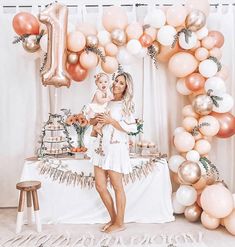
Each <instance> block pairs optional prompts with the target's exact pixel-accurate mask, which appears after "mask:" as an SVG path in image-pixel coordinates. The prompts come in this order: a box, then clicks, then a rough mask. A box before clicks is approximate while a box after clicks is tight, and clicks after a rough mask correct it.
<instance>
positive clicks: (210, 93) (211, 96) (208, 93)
mask: <svg viewBox="0 0 235 247" xmlns="http://www.w3.org/2000/svg"><path fill="white" fill-rule="evenodd" d="M212 93H213V90H212V89H209V90H208V91H207V95H208V96H210V98H211V100H212V101H213V104H214V105H215V106H216V107H219V103H218V102H217V101H221V100H223V98H222V97H219V96H216V95H212Z"/></svg>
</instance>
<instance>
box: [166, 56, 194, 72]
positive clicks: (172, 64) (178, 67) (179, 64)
mask: <svg viewBox="0 0 235 247" xmlns="http://www.w3.org/2000/svg"><path fill="white" fill-rule="evenodd" d="M197 66H198V61H197V60H196V59H195V57H194V56H193V55H191V54H189V53H187V52H178V53H176V54H174V55H173V56H172V57H171V59H170V61H169V63H168V68H169V70H170V72H171V73H172V74H174V75H175V76H176V77H185V76H187V75H189V74H191V73H193V72H194V71H195V70H196V68H197Z"/></svg>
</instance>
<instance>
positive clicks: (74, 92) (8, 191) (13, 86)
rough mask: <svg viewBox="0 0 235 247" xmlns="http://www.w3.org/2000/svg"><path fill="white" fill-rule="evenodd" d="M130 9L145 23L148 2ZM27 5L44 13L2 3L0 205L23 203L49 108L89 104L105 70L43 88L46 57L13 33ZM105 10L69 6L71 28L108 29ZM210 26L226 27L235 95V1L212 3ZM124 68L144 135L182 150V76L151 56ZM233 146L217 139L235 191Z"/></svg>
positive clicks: (226, 57)
mask: <svg viewBox="0 0 235 247" xmlns="http://www.w3.org/2000/svg"><path fill="white" fill-rule="evenodd" d="M15 2H16V1H15ZM19 2H20V1H19ZM30 2H31V1H28V5H33V3H35V2H36V1H32V3H31V4H30ZM64 2H66V1H64ZM93 2H94V3H95V4H96V3H99V2H101V3H102V1H96V2H95V1H93ZM166 2H167V3H169V1H166ZM218 2H219V1H218ZM132 3H133V1H132ZM161 3H164V1H161ZM171 3H178V1H171ZM110 4H111V2H110ZM125 9H126V11H127V12H128V17H129V22H131V21H134V20H138V21H141V20H143V18H144V16H145V14H146V13H147V11H148V7H146V6H141V7H137V8H136V7H132V6H130V7H129V6H128V7H125ZM23 10H26V11H32V12H33V13H34V14H37V13H38V12H39V9H38V7H37V5H34V6H33V8H26V9H25V8H19V9H15V8H3V7H0V37H1V38H0V54H1V55H0V115H1V121H0V133H1V135H0V190H1V192H0V207H11V206H16V205H17V195H18V194H17V191H16V189H15V184H16V183H17V182H18V181H19V178H20V174H21V170H22V167H23V163H24V159H25V158H26V157H30V156H33V155H34V154H35V151H36V149H37V148H38V143H37V141H38V139H39V135H40V131H41V127H42V124H43V122H44V121H46V120H47V118H48V113H49V112H52V111H57V112H58V110H59V109H61V108H68V109H71V111H72V112H73V113H77V112H79V111H80V110H81V108H82V107H83V105H85V104H87V103H89V102H90V100H91V97H92V95H93V93H94V90H95V83H94V74H95V73H97V72H99V71H100V68H96V69H95V70H94V71H91V72H90V74H89V77H88V78H87V79H86V80H85V81H84V82H80V83H77V82H73V83H72V85H71V87H70V88H69V89H68V88H64V87H63V88H59V89H55V88H50V87H44V86H42V85H41V81H40V76H39V69H40V59H39V58H36V59H35V57H36V56H35V55H34V54H28V53H26V52H25V51H24V50H23V48H22V47H21V45H20V44H16V45H13V44H12V40H13V37H14V35H15V33H14V31H13V29H12V18H13V16H14V15H15V13H16V12H17V11H23ZM102 11H103V9H102V7H101V6H99V7H82V6H79V7H70V8H69V29H73V28H74V25H77V24H79V23H80V22H82V21H87V22H90V23H93V24H94V25H96V26H97V28H98V29H102V25H101V15H102ZM208 27H209V29H213V30H219V31H221V32H222V33H223V34H224V36H225V44H224V46H223V58H222V63H223V64H226V65H227V66H228V68H229V71H230V77H229V79H228V80H227V82H226V85H227V89H228V92H229V93H230V94H231V95H232V96H233V97H234V98H235V67H234V66H235V56H234V54H235V6H233V5H231V4H230V5H229V6H221V5H219V6H218V7H217V8H215V7H211V14H210V16H209V18H208ZM123 67H124V70H125V71H128V72H130V73H131V75H132V76H133V80H134V86H135V92H134V93H135V95H134V99H135V104H136V117H139V118H143V120H144V134H143V135H142V136H141V138H142V139H145V140H152V141H155V142H156V143H157V145H158V148H159V150H160V151H161V152H163V153H167V154H168V157H169V155H172V154H174V153H176V152H175V150H174V149H173V145H172V136H173V131H174V129H175V128H176V127H178V126H180V125H181V121H182V115H181V110H182V108H183V106H184V105H186V104H188V103H189V102H188V100H187V98H186V97H184V96H182V95H179V94H178V93H177V92H176V88H175V85H176V78H175V77H174V76H172V75H171V74H170V73H169V72H168V69H167V65H165V64H160V63H159V65H158V69H157V70H156V68H155V67H154V65H153V64H152V61H151V59H150V58H149V57H146V58H145V59H139V60H136V61H135V63H134V64H132V65H131V66H123ZM55 108H56V109H55ZM233 113H235V107H234V108H233ZM234 150H235V138H234V137H233V138H230V139H225V140H222V139H217V138H214V140H213V150H212V151H211V154H210V159H211V160H212V161H213V162H214V163H215V164H216V166H217V167H218V169H219V171H220V174H221V178H222V179H224V180H225V182H226V183H227V184H228V186H229V188H230V189H231V190H232V191H235V183H234V179H235V168H234V166H235V154H234V152H235V151H234Z"/></svg>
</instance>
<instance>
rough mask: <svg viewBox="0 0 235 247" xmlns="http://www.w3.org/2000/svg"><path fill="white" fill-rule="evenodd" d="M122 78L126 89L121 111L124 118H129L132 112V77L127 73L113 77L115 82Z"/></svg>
mask: <svg viewBox="0 0 235 247" xmlns="http://www.w3.org/2000/svg"><path fill="white" fill-rule="evenodd" d="M119 76H123V77H124V78H125V80H126V89H125V91H124V93H123V107H122V111H123V114H124V115H125V116H129V115H130V114H131V113H133V112H134V102H133V93H134V88H133V79H132V76H131V75H130V74H129V73H127V72H122V73H120V74H118V75H117V76H115V79H114V83H115V80H116V79H117V78H118V77H119Z"/></svg>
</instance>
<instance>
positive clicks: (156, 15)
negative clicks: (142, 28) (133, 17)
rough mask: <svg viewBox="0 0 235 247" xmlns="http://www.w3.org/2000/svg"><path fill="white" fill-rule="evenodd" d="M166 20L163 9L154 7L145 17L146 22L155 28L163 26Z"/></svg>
mask: <svg viewBox="0 0 235 247" xmlns="http://www.w3.org/2000/svg"><path fill="white" fill-rule="evenodd" d="M165 22H166V16H165V13H164V11H163V10H161V9H152V10H151V11H150V12H148V14H147V15H146V16H145V18H144V24H149V25H150V26H152V27H155V28H161V27H162V26H164V24H165Z"/></svg>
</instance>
